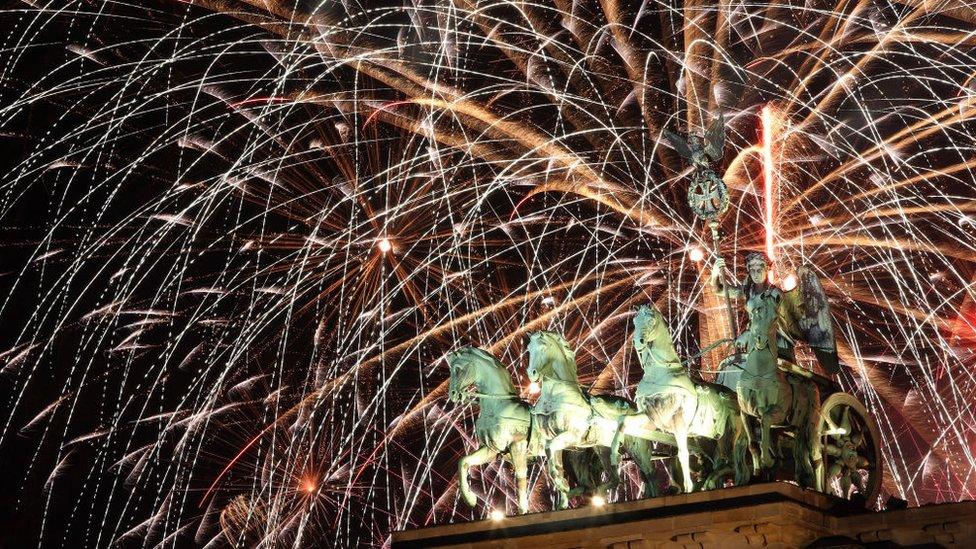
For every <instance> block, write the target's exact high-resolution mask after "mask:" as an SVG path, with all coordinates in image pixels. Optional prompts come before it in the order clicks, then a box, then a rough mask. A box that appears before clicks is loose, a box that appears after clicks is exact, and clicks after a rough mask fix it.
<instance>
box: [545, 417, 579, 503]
mask: <svg viewBox="0 0 976 549" xmlns="http://www.w3.org/2000/svg"><path fill="white" fill-rule="evenodd" d="M574 440H575V436H574V433H573V432H572V431H565V432H562V433H559V434H558V435H556V436H555V437H553V438H552V439H550V440H549V444H548V445H547V446H546V458H548V460H549V476H551V477H552V484H553V486H554V487H555V488H556V490H557V491H559V493H560V498H559V505H560V508H561V509H565V508H566V507H568V506H569V501H568V498H564V497H563V496H564V495H565V494H567V493H568V492H569V482H567V481H566V473H565V469H564V468H563V450H565V449H566V448H567V447H568V446H570V445H571V443H572V442H573V441H574ZM564 499H565V501H564Z"/></svg>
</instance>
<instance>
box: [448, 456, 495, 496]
mask: <svg viewBox="0 0 976 549" xmlns="http://www.w3.org/2000/svg"><path fill="white" fill-rule="evenodd" d="M496 455H498V452H495V451H494V450H492V449H491V448H489V447H487V446H482V447H481V448H478V449H477V450H475V451H474V452H471V453H470V454H468V455H466V456H464V457H463V458H461V462H460V463H458V476H459V478H460V485H461V496H462V497H463V498H464V501H465V502H467V504H468V505H470V506H471V507H474V506H475V505H476V504H477V503H478V500H477V498H475V496H474V492H472V491H471V486H469V485H468V469H470V468H471V467H474V466H476V465H483V464H485V463H488V462H489V461H491V460H493V459H495V456H496Z"/></svg>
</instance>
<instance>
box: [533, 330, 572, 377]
mask: <svg viewBox="0 0 976 549" xmlns="http://www.w3.org/2000/svg"><path fill="white" fill-rule="evenodd" d="M539 333H540V334H542V336H543V337H545V338H546V339H548V340H549V341H550V342H555V343H556V344H557V345H558V346H559V348H560V350H561V351H562V354H563V358H564V359H565V362H566V363H567V364H569V365H570V366H571V369H570V371H569V372H568V373H570V374H571V375H572V376H573V378H574V379H572V380H570V381H576V382H578V381H579V371H578V370H579V368H578V367H577V365H576V351H574V350H573V348H572V347H570V346H569V342H568V341H566V338H565V337H563V336H561V335H559V334H557V333H555V332H539Z"/></svg>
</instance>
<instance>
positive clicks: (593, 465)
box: [563, 448, 603, 492]
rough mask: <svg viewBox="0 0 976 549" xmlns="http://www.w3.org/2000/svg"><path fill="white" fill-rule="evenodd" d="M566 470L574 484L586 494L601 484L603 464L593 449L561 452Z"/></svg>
mask: <svg viewBox="0 0 976 549" xmlns="http://www.w3.org/2000/svg"><path fill="white" fill-rule="evenodd" d="M563 460H564V463H565V465H566V469H567V470H568V471H569V473H570V474H571V475H572V476H573V477H574V478H575V480H576V482H575V484H576V485H577V486H579V487H581V488H583V489H584V490H585V491H587V492H592V491H593V490H596V488H597V487H598V486H600V485H601V484H602V483H603V480H602V478H601V477H602V476H603V462H602V461H600V456H599V454H597V453H596V450H594V449H593V448H580V449H578V450H566V451H564V452H563Z"/></svg>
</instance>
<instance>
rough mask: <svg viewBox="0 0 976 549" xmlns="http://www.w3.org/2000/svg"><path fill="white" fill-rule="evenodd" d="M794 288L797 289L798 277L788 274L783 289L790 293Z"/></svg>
mask: <svg viewBox="0 0 976 549" xmlns="http://www.w3.org/2000/svg"><path fill="white" fill-rule="evenodd" d="M793 288H796V275H795V274H788V275H786V278H784V279H783V289H784V290H786V291H787V292H788V291H790V290H792V289H793Z"/></svg>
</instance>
